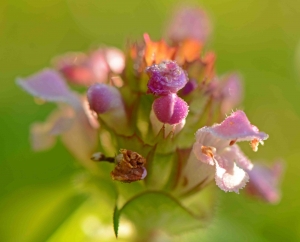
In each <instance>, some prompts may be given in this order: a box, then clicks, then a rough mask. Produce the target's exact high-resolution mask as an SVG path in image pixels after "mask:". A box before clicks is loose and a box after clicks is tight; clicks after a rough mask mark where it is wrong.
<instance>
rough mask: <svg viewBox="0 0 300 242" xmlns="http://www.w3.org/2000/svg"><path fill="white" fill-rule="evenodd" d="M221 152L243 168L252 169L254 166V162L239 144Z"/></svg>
mask: <svg viewBox="0 0 300 242" xmlns="http://www.w3.org/2000/svg"><path fill="white" fill-rule="evenodd" d="M221 154H222V157H224V158H225V159H227V160H232V161H234V162H235V163H236V164H237V165H238V167H240V168H242V169H243V170H251V169H252V168H253V164H252V162H251V161H250V160H249V159H248V158H247V157H246V156H245V154H244V153H243V152H242V150H241V149H240V147H239V146H238V145H232V146H230V147H228V148H226V149H225V150H224V151H223V152H222V153H221Z"/></svg>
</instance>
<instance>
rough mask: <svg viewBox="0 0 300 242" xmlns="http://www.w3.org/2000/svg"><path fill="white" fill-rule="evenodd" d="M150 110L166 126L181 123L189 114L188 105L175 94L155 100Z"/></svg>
mask: <svg viewBox="0 0 300 242" xmlns="http://www.w3.org/2000/svg"><path fill="white" fill-rule="evenodd" d="M152 108H153V112H154V113H155V115H156V117H157V119H158V120H159V121H160V122H162V123H167V124H178V123H180V122H182V121H183V120H184V119H185V118H186V116H187V114H188V112H189V106H188V104H187V103H186V102H185V101H184V100H182V99H181V98H180V97H178V96H177V95H176V94H170V95H167V96H162V97H160V98H157V99H155V100H154V102H153V105H152Z"/></svg>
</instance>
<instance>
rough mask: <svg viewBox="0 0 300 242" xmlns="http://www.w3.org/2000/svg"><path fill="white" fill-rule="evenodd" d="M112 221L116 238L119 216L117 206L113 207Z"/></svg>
mask: <svg viewBox="0 0 300 242" xmlns="http://www.w3.org/2000/svg"><path fill="white" fill-rule="evenodd" d="M113 223H114V232H115V235H116V238H118V232H119V231H118V230H119V224H120V216H119V210H118V207H117V206H115V209H114V214H113Z"/></svg>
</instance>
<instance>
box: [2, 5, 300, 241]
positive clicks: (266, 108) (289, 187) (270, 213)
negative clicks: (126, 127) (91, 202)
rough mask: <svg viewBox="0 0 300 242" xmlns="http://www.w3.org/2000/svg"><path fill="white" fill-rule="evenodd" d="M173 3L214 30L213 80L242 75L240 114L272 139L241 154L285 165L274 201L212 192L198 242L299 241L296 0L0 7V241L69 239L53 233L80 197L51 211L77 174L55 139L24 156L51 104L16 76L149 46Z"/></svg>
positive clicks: (299, 12) (299, 32)
mask: <svg viewBox="0 0 300 242" xmlns="http://www.w3.org/2000/svg"><path fill="white" fill-rule="evenodd" d="M177 3H181V4H188V3H193V4H198V5H200V6H202V7H203V8H204V9H205V10H206V11H207V12H208V14H209V15H210V17H211V19H212V22H213V26H214V31H213V35H212V37H211V39H210V42H209V44H208V46H207V49H209V50H214V51H215V52H216V54H217V71H218V73H219V74H223V73H225V72H229V71H239V72H240V73H241V74H242V76H243V77H244V86H245V99H244V103H243V109H244V110H245V112H246V113H247V115H248V117H249V119H250V120H251V122H252V123H254V124H256V125H257V126H258V127H259V128H260V129H261V130H263V131H265V132H267V133H268V134H269V135H270V138H269V139H268V140H267V141H266V142H265V146H263V147H260V150H259V152H258V153H251V151H250V149H245V151H246V153H247V155H248V156H249V157H250V158H251V159H252V160H253V161H256V160H265V161H269V162H271V161H273V160H275V159H276V158H283V159H284V160H285V161H286V172H285V175H284V180H283V183H282V193H283V197H282V201H281V203H280V204H278V205H267V204H264V203H263V202H260V201H257V200H254V199H252V198H249V197H246V196H244V195H237V194H229V193H228V194H226V193H224V192H223V191H219V200H220V201H219V202H218V205H217V208H216V218H215V220H214V223H213V224H212V226H211V228H210V229H208V230H207V231H205V232H203V234H202V236H203V240H204V241H206V240H207V241H299V240H300V188H299V187H300V179H299V178H300V162H299V161H300V148H299V144H300V128H299V125H300V119H299V117H300V105H299V103H300V87H299V84H300V2H299V1H295V0H243V1H239V0H222V1H221V0H220V1H209V0H202V1H189V2H183V1H174V0H164V1H162V0H152V1H143V0H130V1H124V0H113V1H104V0H47V1H39V0H1V1H0V84H1V88H0V130H1V131H0V134H1V135H0V139H1V148H0V241H6V242H10V241H12V242H16V241H47V240H48V239H49V240H51V238H52V241H68V239H66V238H65V239H64V240H60V239H61V238H59V236H58V237H55V236H54V237H53V234H55V233H56V232H57V231H60V228H61V226H64V223H65V221H66V220H67V218H68V215H70V214H72V212H74V211H76V209H77V207H78V205H79V204H81V198H78V199H77V200H78V201H77V200H76V202H75V203H74V202H73V203H72V204H71V203H70V204H69V203H68V202H67V201H66V199H65V200H64V203H63V205H61V207H59V208H57V207H58V205H57V204H59V201H60V200H63V199H64V196H65V195H66V193H67V192H66V191H68V189H70V188H68V186H69V185H68V184H69V183H70V180H71V177H72V174H74V173H75V172H76V171H77V170H78V169H79V168H78V167H77V166H76V165H74V159H73V157H71V155H70V154H69V153H68V152H67V151H66V150H65V148H64V147H63V146H62V145H61V144H60V143H59V142H58V144H57V145H56V146H55V148H54V149H52V150H50V151H47V152H41V153H34V152H33V151H31V148H30V143H29V138H28V137H29V126H30V124H31V123H32V122H33V121H42V120H44V119H45V118H46V116H47V114H48V113H49V111H50V110H51V109H52V108H53V107H54V105H52V104H46V105H42V106H40V105H36V104H35V103H34V102H33V98H32V97H31V96H29V95H28V94H27V93H25V92H24V91H22V90H20V89H19V88H18V87H17V86H16V85H15V78H16V77H17V76H23V77H24V76H28V75H30V74H32V73H35V72H37V71H38V70H40V69H42V68H44V67H47V66H49V65H50V60H51V59H52V57H54V56H56V55H60V54H63V53H65V52H68V51H86V50H88V49H89V48H90V47H91V46H97V45H99V44H106V45H112V46H117V47H119V48H123V47H124V45H125V43H126V40H127V39H129V38H130V39H140V38H141V37H142V34H143V33H144V32H148V33H149V34H150V36H151V37H152V38H153V39H156V40H157V39H159V38H160V36H161V34H162V32H163V29H164V26H165V23H166V20H167V19H168V17H169V16H170V14H171V11H172V9H173V8H174V6H176V4H177ZM247 151H248V152H247ZM64 189H65V190H64ZM242 193H244V192H242ZM59 206H60V205H59ZM53 211H57V214H56V213H54V212H53ZM60 211H62V212H60ZM51 213H52V214H51ZM50 215H52V216H50ZM53 217H54V218H53ZM16 235H17V237H15V236H16ZM70 236H71V235H70ZM193 236H194V238H193ZM195 236H196V235H191V237H190V241H192V238H193V239H194V240H193V241H197V239H196V237H195ZM16 238H18V239H16ZM53 238H56V239H53ZM70 241H77V240H73V239H72V240H70ZM78 241H93V240H83V239H82V240H81V239H80V237H78ZM100 241H101V240H100Z"/></svg>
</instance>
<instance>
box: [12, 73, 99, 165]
mask: <svg viewBox="0 0 300 242" xmlns="http://www.w3.org/2000/svg"><path fill="white" fill-rule="evenodd" d="M17 84H18V85H20V86H21V87H22V88H23V89H24V90H25V91H27V92H28V93H30V94H31V95H33V96H35V97H39V98H42V99H44V100H46V101H50V102H55V103H57V104H58V108H57V109H56V110H54V111H53V113H51V114H50V116H49V117H48V119H47V121H46V122H44V123H41V122H37V123H34V124H33V125H32V126H31V141H32V146H33V148H34V149H35V150H45V149H48V148H51V147H52V146H53V145H54V143H55V137H56V136H58V135H61V138H62V141H63V142H64V143H65V145H66V146H67V148H68V149H69V150H70V152H71V153H72V154H73V155H74V156H76V157H77V158H78V159H79V160H80V161H82V162H83V165H86V166H90V165H93V164H91V163H90V162H87V161H89V157H90V156H91V154H92V153H93V152H94V151H95V148H96V145H97V143H98V140H97V128H99V124H98V122H97V119H95V117H93V116H92V114H91V112H90V111H89V110H88V109H87V101H86V99H85V98H83V97H80V96H79V95H78V94H77V93H75V92H73V91H71V90H70V89H69V88H68V86H67V85H66V83H65V81H64V79H63V78H62V76H61V75H60V74H59V73H58V72H56V71H55V70H51V69H45V70H42V71H41V72H39V73H37V74H35V75H33V76H30V77H28V78H26V79H23V78H18V79H17Z"/></svg>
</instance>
